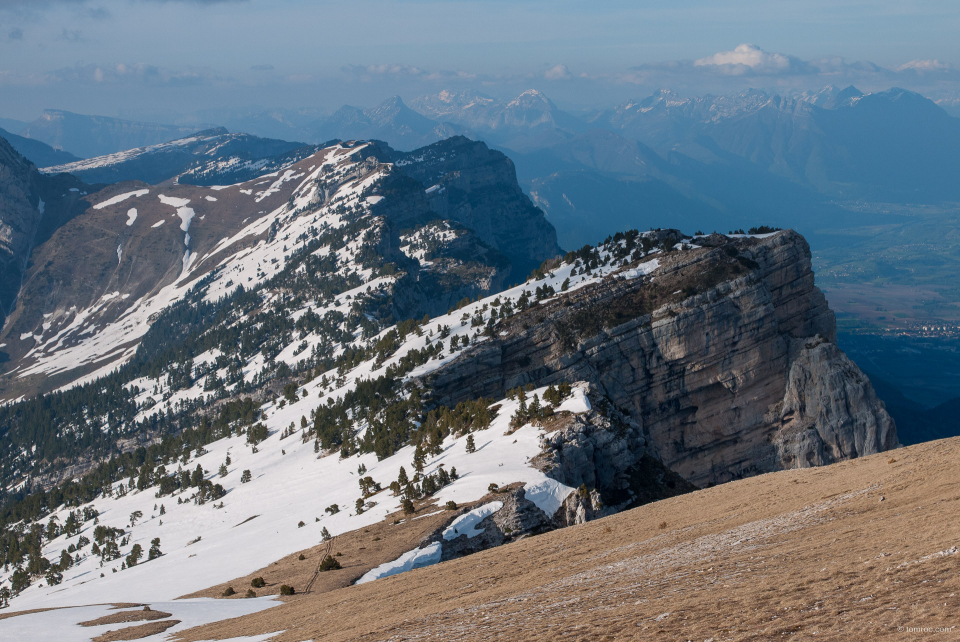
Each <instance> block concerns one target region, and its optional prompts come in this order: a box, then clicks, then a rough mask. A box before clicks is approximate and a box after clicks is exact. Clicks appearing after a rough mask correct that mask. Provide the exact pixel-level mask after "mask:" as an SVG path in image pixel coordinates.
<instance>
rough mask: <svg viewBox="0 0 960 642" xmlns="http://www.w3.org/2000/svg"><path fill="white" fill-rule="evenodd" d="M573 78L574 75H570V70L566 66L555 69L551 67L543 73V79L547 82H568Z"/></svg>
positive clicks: (558, 66)
mask: <svg viewBox="0 0 960 642" xmlns="http://www.w3.org/2000/svg"><path fill="white" fill-rule="evenodd" d="M572 76H573V74H571V73H570V70H569V69H567V66H566V65H557V66H555V67H551V68H550V69H547V70H546V71H545V72H544V73H543V77H544V78H546V79H547V80H566V79H567V78H571V77H572Z"/></svg>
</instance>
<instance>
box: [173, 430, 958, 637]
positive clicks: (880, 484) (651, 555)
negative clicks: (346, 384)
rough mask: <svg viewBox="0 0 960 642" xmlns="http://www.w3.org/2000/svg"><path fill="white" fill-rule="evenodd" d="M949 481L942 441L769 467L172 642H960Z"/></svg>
mask: <svg viewBox="0 0 960 642" xmlns="http://www.w3.org/2000/svg"><path fill="white" fill-rule="evenodd" d="M958 470H960V439H951V440H944V441H938V442H931V443H926V444H921V445H918V446H913V447H910V448H906V449H902V450H898V451H894V452H888V453H883V454H879V455H875V456H872V457H867V458H864V459H859V460H853V461H849V462H844V463H839V464H835V465H832V466H829V467H825V468H815V469H806V470H792V471H785V472H779V473H772V474H768V475H763V476H760V477H755V478H751V479H746V480H742V481H737V482H732V483H729V484H724V485H722V486H717V487H715V488H711V489H708V490H703V491H698V492H695V493H692V494H689V495H684V496H681V497H676V498H673V499H668V500H664V501H661V502H657V503H654V504H649V505H646V506H642V507H640V508H637V509H634V510H632V511H629V512H626V513H622V514H619V515H615V516H613V517H610V518H607V519H603V520H598V521H596V522H590V523H588V524H585V525H581V526H575V527H571V528H568V529H565V530H561V531H555V532H552V533H549V534H546V535H543V536H540V537H534V538H530V539H526V540H522V541H519V542H516V543H514V544H511V545H507V546H504V547H501V548H498V549H493V550H490V551H486V552H484V553H480V554H477V555H474V556H471V557H466V558H462V559H459V560H455V561H453V562H448V563H444V564H440V565H437V566H433V567H430V568H426V569H420V570H417V571H413V572H411V573H407V574H404V575H400V576H395V577H392V578H387V579H385V580H380V581H376V582H372V583H369V584H365V585H362V586H351V587H347V588H343V589H340V590H336V591H332V592H329V593H325V594H320V595H313V596H302V597H299V598H294V599H292V600H291V601H290V602H288V603H286V604H284V605H283V606H280V607H277V608H275V609H269V610H267V611H263V612H261V613H257V614H255V615H251V616H248V617H244V618H238V619H235V620H227V621H224V622H220V623H216V624H211V625H207V626H204V627H198V628H195V629H191V630H189V631H185V632H183V633H181V634H180V635H179V637H180V639H184V640H201V639H218V638H221V639H222V638H225V637H229V636H237V635H253V634H258V633H267V632H271V631H284V632H283V633H280V634H278V635H277V636H276V638H275V639H277V640H284V641H287V640H289V641H300V640H308V639H315V640H351V639H364V640H381V639H392V640H414V639H416V640H424V639H426V640H460V639H484V640H550V641H551V642H558V641H561V640H583V639H590V640H604V639H610V640H612V639H617V640H620V639H637V640H640V639H643V640H648V639H668V640H670V639H683V640H686V639H691V640H705V639H709V638H713V639H714V640H716V641H719V640H768V639H774V638H777V639H779V638H781V637H782V636H784V635H791V636H792V638H791V639H808V638H813V637H814V636H815V638H816V639H844V640H847V639H871V638H883V639H898V640H903V639H916V638H917V637H918V636H920V635H922V634H920V633H917V632H911V631H909V630H906V631H899V630H898V627H906V628H908V629H909V628H919V627H957V628H955V629H953V630H952V631H951V632H948V633H943V634H941V635H939V636H938V639H957V638H958V637H960V615H958V613H960V597H958V594H960V578H958V570H960V553H958V552H957V551H958V549H957V546H958V544H960V526H958V524H960V520H958V517H960V474H958ZM658 634H659V635H658Z"/></svg>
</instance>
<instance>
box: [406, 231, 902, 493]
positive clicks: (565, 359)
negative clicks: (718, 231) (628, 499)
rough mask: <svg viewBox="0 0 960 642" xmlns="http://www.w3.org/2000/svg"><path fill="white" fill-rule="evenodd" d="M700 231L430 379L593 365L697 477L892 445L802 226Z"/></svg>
mask: <svg viewBox="0 0 960 642" xmlns="http://www.w3.org/2000/svg"><path fill="white" fill-rule="evenodd" d="M677 234H678V235H679V233H677ZM698 243H702V244H703V245H704V247H701V248H698V249H693V250H688V251H674V252H669V253H665V254H661V255H658V259H659V262H660V265H659V267H658V268H657V269H656V271H654V272H653V273H652V274H651V275H649V276H647V277H639V278H632V279H626V278H623V276H621V277H613V278H608V279H606V280H605V281H604V282H603V283H601V284H599V285H596V286H592V287H586V288H583V289H581V290H578V291H574V292H572V293H570V294H568V295H565V296H562V297H558V298H556V299H554V300H552V301H550V302H549V303H547V304H542V305H539V306H535V307H534V308H532V309H530V310H528V311H526V312H524V313H523V314H519V315H515V316H514V317H511V318H510V319H508V320H507V321H506V322H505V323H503V324H502V327H498V336H497V338H495V339H493V340H489V341H486V342H484V343H481V344H479V345H477V346H476V347H474V348H472V349H471V350H469V351H468V352H467V353H465V354H464V355H463V356H461V357H460V358H459V359H457V360H455V361H453V362H451V363H449V364H447V365H446V366H445V367H443V368H441V369H439V370H437V371H435V372H434V373H432V374H431V375H429V376H428V377H426V379H425V380H424V381H423V382H422V383H423V384H424V386H425V387H426V388H427V389H429V390H430V391H431V392H430V394H431V395H432V398H433V399H434V400H435V401H436V402H439V403H443V404H445V405H451V404H455V403H457V402H459V401H461V400H464V399H469V398H477V397H481V396H484V397H490V398H498V397H500V396H502V395H503V394H504V393H505V391H506V390H509V389H510V388H513V387H515V386H518V385H524V384H527V383H532V384H534V385H537V386H540V385H547V384H550V383H555V382H559V381H563V380H566V381H570V382H573V381H588V382H590V383H591V384H593V385H594V386H595V387H596V390H597V391H599V393H600V394H601V395H602V396H603V397H604V398H606V399H607V400H608V402H609V403H610V404H611V405H612V406H613V407H614V408H617V409H619V410H620V411H622V412H623V413H624V414H626V415H628V416H629V417H630V418H631V419H632V420H633V421H634V422H635V423H636V425H637V426H639V429H640V430H641V431H642V435H643V439H644V440H645V448H646V449H647V451H649V453H650V454H651V455H653V456H654V457H655V458H657V459H659V460H660V461H662V462H663V464H665V465H666V466H667V467H668V468H669V469H671V470H672V471H675V472H676V473H678V474H679V475H681V476H682V477H683V478H684V479H685V480H688V481H689V482H692V483H694V484H696V485H698V486H705V485H708V484H712V483H719V482H724V481H728V480H731V479H736V478H740V477H744V476H749V475H754V474H758V473H763V472H768V471H773V470H780V469H785V468H794V467H798V466H806V465H816V464H818V463H828V462H830V461H837V460H840V459H848V458H852V457H859V456H863V455H867V454H871V453H875V452H879V451H882V450H885V449H888V448H892V447H895V446H896V445H897V440H896V430H895V428H894V426H893V422H892V420H891V419H890V417H889V415H888V414H887V412H886V410H885V409H884V407H883V404H882V403H881V402H879V401H878V400H877V399H876V396H875V395H874V394H873V391H872V387H871V386H870V383H869V381H868V380H867V378H866V377H865V376H864V375H863V374H862V373H861V372H860V371H859V370H858V369H857V368H856V366H855V365H854V364H853V363H851V362H849V360H847V359H846V358H845V357H843V356H842V353H840V351H839V350H838V349H837V348H836V346H835V344H834V341H835V337H836V326H835V319H834V315H833V313H832V312H831V311H830V310H829V308H828V307H827V303H826V299H825V298H824V296H823V294H822V293H821V292H820V290H819V289H818V288H817V287H816V286H815V284H814V276H813V271H812V269H811V264H810V251H809V247H808V246H807V244H806V241H804V239H803V238H802V237H801V236H800V235H799V234H797V233H795V232H792V231H784V232H779V233H777V234H775V235H772V236H770V237H767V238H762V239H760V238H744V239H727V238H726V237H723V236H713V237H709V238H705V239H702V240H699V241H698ZM626 272H627V273H628V272H629V271H628V270H627V271H626ZM808 344H809V345H810V346H812V347H808ZM814 344H816V345H814Z"/></svg>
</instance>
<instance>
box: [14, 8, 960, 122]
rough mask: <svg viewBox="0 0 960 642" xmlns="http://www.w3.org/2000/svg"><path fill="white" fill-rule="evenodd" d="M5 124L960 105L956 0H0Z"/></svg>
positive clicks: (958, 28) (950, 106)
mask: <svg viewBox="0 0 960 642" xmlns="http://www.w3.org/2000/svg"><path fill="white" fill-rule="evenodd" d="M0 24H2V25H3V33H2V34H0V89H2V93H0V113H2V115H3V116H5V117H7V118H15V119H19V120H25V121H29V120H33V119H34V118H36V117H37V116H38V115H39V113H40V111H41V110H42V109H48V108H51V109H65V110H68V111H75V112H80V113H98V114H104V115H109V116H119V117H125V118H131V119H138V120H144V119H146V120H152V121H158V122H177V121H178V120H182V119H184V118H187V117H189V116H191V115H194V114H195V113H196V112H197V111H199V110H206V109H233V110H236V109H256V108H259V109H271V108H286V109H315V110H319V111H320V112H323V111H332V110H334V109H336V108H337V107H339V106H340V105H342V104H344V103H348V104H355V105H358V106H361V107H369V106H372V105H373V104H376V103H378V102H380V101H381V100H383V99H384V98H387V97H389V96H392V95H394V94H398V95H400V96H401V97H403V98H404V100H408V101H409V100H411V99H413V98H415V97H417V96H419V95H422V94H430V93H436V92H437V91H440V90H442V89H451V90H459V89H465V88H470V89H475V90H478V91H480V92H483V93H486V94H489V95H491V96H493V97H500V98H512V97H513V96H514V95H516V94H517V93H519V91H522V90H524V89H529V88H535V89H539V90H541V91H543V92H545V93H547V94H548V95H549V96H550V97H551V98H552V99H553V100H554V101H555V102H557V104H558V105H560V106H562V107H563V108H565V109H570V110H579V109H591V108H598V107H602V106H606V105H607V104H608V103H616V102H620V101H623V100H626V99H629V98H637V97H644V96H646V95H648V94H649V93H651V92H652V91H654V90H656V89H660V88H661V87H669V88H671V89H673V90H675V91H677V92H678V93H680V94H681V95H685V96H686V95H699V94H702V93H706V92H714V93H725V92H729V91H733V90H738V89H743V88H747V87H757V88H764V89H772V90H775V91H783V92H788V91H803V90H809V89H817V88H819V87H822V86H824V85H829V84H834V85H838V86H846V85H848V84H855V85H856V86H857V87H858V88H859V89H861V90H862V91H868V90H872V89H877V88H889V87H891V86H897V87H904V88H907V89H913V90H916V91H919V92H921V93H923V94H924V95H927V96H928V97H930V98H933V99H935V100H938V101H941V102H942V104H943V105H944V106H946V107H948V108H955V107H957V106H958V105H960V70H958V69H957V68H956V66H955V65H957V64H960V44H958V39H957V37H956V34H957V33H958V32H960V23H958V17H957V12H956V10H955V4H954V3H953V2H951V1H950V0H940V1H930V2H899V1H892V0H891V1H890V2H869V3H860V2H856V3H851V2H820V1H819V0H814V1H812V2H803V1H791V0H783V1H781V0H778V1H775V2H763V1H759V0H757V1H743V0H736V1H734V2H726V3H723V4H722V5H718V4H717V3H713V2H707V1H705V0H704V1H680V2H642V3H638V2H620V1H611V2H603V3H584V2H569V1H563V0H561V1H555V2H545V1H544V2H541V1H536V0H524V1H521V2H507V1H503V2H500V1H496V0H475V1H467V2H465V1H459V0H444V1H435V2H423V1H420V0H409V1H396V2H381V1H376V0H358V1H355V2H327V1H321V2H308V1H295V0H275V1H271V2H267V1H258V0H250V1H246V2H244V1H242V0H241V1H230V0H225V1H222V2H221V1H215V0H214V1H203V0H197V1H194V2H189V1H176V0H170V1H150V0H123V1H121V2H86V1H84V0H75V1H69V0H67V1H62V2H56V1H39V2H36V1H32V2H18V1H16V0H4V1H3V2H2V3H0Z"/></svg>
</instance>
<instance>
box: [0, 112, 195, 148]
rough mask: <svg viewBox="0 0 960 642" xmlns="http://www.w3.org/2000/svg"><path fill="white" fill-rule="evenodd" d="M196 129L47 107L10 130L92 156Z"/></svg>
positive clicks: (171, 137)
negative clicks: (26, 122)
mask: <svg viewBox="0 0 960 642" xmlns="http://www.w3.org/2000/svg"><path fill="white" fill-rule="evenodd" d="M200 129H205V127H189V126H179V125H159V124H156V123H142V122H136V121H131V120H122V119H120V118H110V117H108V116H84V115H82V114H74V113H72V112H69V111H63V110H59V109H47V110H45V111H44V112H43V114H41V116H40V117H39V118H37V119H36V120H35V121H33V122H32V123H29V124H28V125H27V126H26V127H25V128H23V129H22V130H20V131H16V132H13V133H15V134H18V135H20V136H23V137H24V138H30V139H33V140H39V141H41V142H44V143H46V144H48V145H50V146H52V147H54V148H56V149H62V150H69V151H70V153H71V154H75V155H76V156H79V157H80V158H92V157H94V156H103V155H105V154H113V153H115V152H120V151H124V150H127V149H134V148H136V147H146V146H148V145H156V144H158V143H166V142H169V141H171V140H173V139H175V138H181V137H183V136H186V135H188V134H192V133H194V132H196V131H197V130H200Z"/></svg>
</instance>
